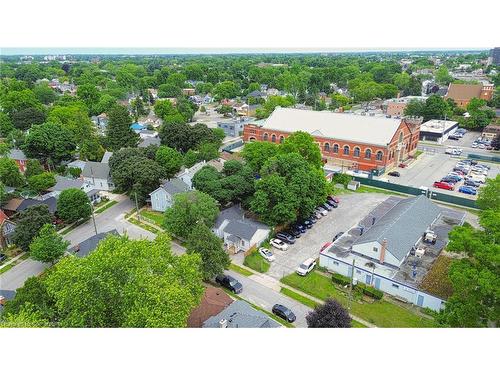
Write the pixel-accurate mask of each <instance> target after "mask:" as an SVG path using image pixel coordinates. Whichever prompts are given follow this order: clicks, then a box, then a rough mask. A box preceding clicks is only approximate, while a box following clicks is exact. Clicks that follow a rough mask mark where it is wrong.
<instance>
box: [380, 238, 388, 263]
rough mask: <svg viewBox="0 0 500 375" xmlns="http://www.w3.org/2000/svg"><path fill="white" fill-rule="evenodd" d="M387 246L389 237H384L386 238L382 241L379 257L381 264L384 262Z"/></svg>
mask: <svg viewBox="0 0 500 375" xmlns="http://www.w3.org/2000/svg"><path fill="white" fill-rule="evenodd" d="M386 248H387V238H384V240H383V241H382V246H381V247H380V258H379V261H380V264H384V260H385V250H386Z"/></svg>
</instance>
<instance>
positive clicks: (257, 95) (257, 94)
mask: <svg viewBox="0 0 500 375" xmlns="http://www.w3.org/2000/svg"><path fill="white" fill-rule="evenodd" d="M247 96H251V97H253V98H261V97H263V96H265V94H264V93H262V92H260V91H259V90H254V91H252V92H251V93H250V94H248V95H247Z"/></svg>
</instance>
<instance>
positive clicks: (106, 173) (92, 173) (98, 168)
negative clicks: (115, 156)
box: [82, 161, 115, 191]
mask: <svg viewBox="0 0 500 375" xmlns="http://www.w3.org/2000/svg"><path fill="white" fill-rule="evenodd" d="M82 176H83V180H84V181H85V182H86V183H88V184H91V185H93V186H94V188H95V189H98V190H104V191H111V190H113V189H114V188H115V185H114V184H113V180H112V179H111V174H110V168H109V164H108V163H99V162H97V161H88V162H87V163H86V164H85V168H84V169H83V171H82Z"/></svg>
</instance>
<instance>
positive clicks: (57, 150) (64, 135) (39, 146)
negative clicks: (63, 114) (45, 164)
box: [24, 123, 76, 163]
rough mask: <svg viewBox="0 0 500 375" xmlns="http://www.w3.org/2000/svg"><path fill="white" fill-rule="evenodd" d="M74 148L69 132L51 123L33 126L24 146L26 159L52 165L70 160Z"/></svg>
mask: <svg viewBox="0 0 500 375" xmlns="http://www.w3.org/2000/svg"><path fill="white" fill-rule="evenodd" d="M75 148H76V144H75V142H74V140H73V135H72V134H71V132H70V131H68V130H67V129H65V128H64V127H63V126H61V125H60V124H53V123H45V124H42V125H35V126H33V127H32V128H31V130H30V132H29V134H28V135H27V136H26V140H25V144H24V152H25V153H26V155H27V156H28V157H30V158H33V159H40V160H42V161H52V162H54V163H59V162H61V161H63V160H68V159H70V158H71V156H72V153H73V151H75Z"/></svg>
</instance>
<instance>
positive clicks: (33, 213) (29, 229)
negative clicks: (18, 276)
mask: <svg viewBox="0 0 500 375" xmlns="http://www.w3.org/2000/svg"><path fill="white" fill-rule="evenodd" d="M51 222H52V216H51V214H50V212H49V208H48V207H47V205H45V204H40V205H37V206H31V207H28V208H27V209H26V210H24V211H23V212H21V213H20V214H19V218H18V220H17V223H16V224H17V225H16V229H15V230H14V235H13V236H12V242H14V243H15V244H16V245H17V246H19V247H20V248H21V249H23V250H24V251H28V250H29V246H30V243H31V242H32V241H33V239H34V238H35V237H36V236H37V235H38V231H39V230H40V229H41V228H42V227H43V226H44V225H45V224H50V223H51Z"/></svg>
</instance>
